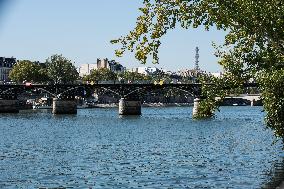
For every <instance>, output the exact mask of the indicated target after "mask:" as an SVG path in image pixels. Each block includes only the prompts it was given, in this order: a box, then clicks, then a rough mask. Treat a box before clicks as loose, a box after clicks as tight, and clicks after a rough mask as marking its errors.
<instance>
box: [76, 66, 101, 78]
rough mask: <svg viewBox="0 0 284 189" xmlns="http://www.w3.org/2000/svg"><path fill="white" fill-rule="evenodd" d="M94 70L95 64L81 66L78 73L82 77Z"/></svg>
mask: <svg viewBox="0 0 284 189" xmlns="http://www.w3.org/2000/svg"><path fill="white" fill-rule="evenodd" d="M94 69H97V64H82V65H81V66H80V68H79V71H78V72H79V75H80V76H81V77H83V76H84V75H89V74H90V73H91V71H92V70H94Z"/></svg>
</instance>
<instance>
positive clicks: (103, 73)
mask: <svg viewBox="0 0 284 189" xmlns="http://www.w3.org/2000/svg"><path fill="white" fill-rule="evenodd" d="M116 79H117V75H116V73H114V72H112V71H111V70H109V69H107V68H99V69H95V70H92V71H91V73H90V74H89V75H86V76H84V77H83V80H84V81H94V82H99V81H113V80H116Z"/></svg>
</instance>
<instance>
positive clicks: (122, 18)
mask: <svg viewBox="0 0 284 189" xmlns="http://www.w3.org/2000/svg"><path fill="white" fill-rule="evenodd" d="M2 2H4V1H3V0H2ZM6 2H7V1H6ZM4 5H5V3H1V0H0V6H1V7H0V11H1V14H0V17H1V18H0V44H1V45H0V56H5V57H11V56H14V57H16V58H17V59H30V60H34V61H35V60H38V61H41V62H44V61H45V59H46V58H48V57H49V56H51V55H53V54H62V55H63V56H65V57H67V58H68V59H71V60H72V61H74V62H75V63H76V66H79V65H80V64H83V63H95V62H96V59H97V58H109V59H115V60H117V61H118V62H120V63H121V64H123V65H124V66H126V67H127V68H132V67H137V66H141V64H139V62H138V61H137V60H136V59H135V58H134V54H133V53H130V52H127V53H126V54H125V56H124V57H123V58H117V57H115V55H114V50H115V49H116V48H118V46H117V45H111V44H110V40H112V39H116V38H118V37H120V36H121V35H125V34H127V33H128V32H129V31H130V30H131V29H132V28H133V27H134V26H135V22H136V17H137V16H138V15H139V14H140V13H139V11H138V8H139V7H140V6H141V5H142V0H141V1H129V0H128V1H126V0H120V1H117V0H104V1H98V0H81V1H79V0H77V1H75V0H73V1H70V0H69V1H68V0H60V1H58V0H45V1H44V0H42V1H38V0H11V1H9V4H6V5H5V6H4ZM3 6H4V7H3ZM223 38H224V32H221V31H215V30H212V31H210V32H206V31H204V28H200V29H195V30H182V29H176V30H173V31H171V32H169V33H168V34H167V36H166V37H164V38H163V39H162V46H161V49H160V54H159V55H160V64H158V65H154V66H156V67H158V68H161V67H162V68H165V69H167V70H173V71H176V70H178V69H185V68H188V69H192V68H193V67H194V60H195V59H194V56H195V47H196V46H198V47H199V49H200V67H201V69H203V70H206V71H211V72H216V71H220V70H221V67H220V66H218V65H217V59H216V57H215V56H214V49H213V48H212V45H211V44H212V41H214V42H216V43H217V44H221V43H222V41H223ZM146 66H153V65H152V64H151V63H150V62H148V63H147V64H146Z"/></svg>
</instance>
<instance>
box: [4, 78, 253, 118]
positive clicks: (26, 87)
mask: <svg viewBox="0 0 284 189" xmlns="http://www.w3.org/2000/svg"><path fill="white" fill-rule="evenodd" d="M207 85H212V84H207ZM255 86H256V84H245V85H244V87H255ZM168 90H173V91H180V92H182V93H184V94H186V95H191V96H192V97H193V98H194V109H193V114H196V113H197V109H198V105H199V101H200V100H199V99H200V97H201V84H199V83H195V84H163V83H159V84H153V83H144V84H135V83H134V84H125V83H113V84H103V83H97V84H56V85H48V84H45V85H44V84H30V83H26V84H18V85H0V113H11V112H19V109H18V96H19V95H20V94H23V93H24V92H30V93H38V92H43V93H47V94H49V95H50V96H51V97H52V98H53V104H52V108H53V110H52V112H53V113H54V114H76V113H77V104H76V102H75V98H76V97H82V98H85V97H86V96H88V95H89V94H91V93H94V92H96V93H98V94H99V93H104V92H109V93H112V94H113V95H116V96H117V97H118V98H120V101H119V114H120V115H140V114H141V99H142V97H143V95H145V94H148V93H149V92H150V93H151V94H159V93H160V92H161V91H168Z"/></svg>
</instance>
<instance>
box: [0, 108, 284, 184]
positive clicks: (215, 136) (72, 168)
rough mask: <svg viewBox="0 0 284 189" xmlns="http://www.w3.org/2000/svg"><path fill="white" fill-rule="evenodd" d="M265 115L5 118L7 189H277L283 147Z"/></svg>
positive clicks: (2, 154)
mask: <svg viewBox="0 0 284 189" xmlns="http://www.w3.org/2000/svg"><path fill="white" fill-rule="evenodd" d="M261 110H262V107H222V108H221V112H220V113H217V116H216V118H215V119H209V120H203V121H196V120H192V118H191V114H192V108H191V107H170V108H143V109H142V113H143V115H142V116H129V117H119V116H118V110H117V109H116V108H109V109H107V108H106V109H83V110H78V114H77V115H71V116H66V115H61V116H54V115H52V114H51V112H50V111H48V110H37V111H32V110H31V111H22V112H20V113H19V114H15V115H13V114H2V115H0V188H157V189H158V188H218V189H219V188H242V189H245V188H275V187H276V186H277V185H278V184H279V181H280V180H281V179H283V178H284V176H283V175H284V174H283V170H284V160H283V157H284V155H283V151H282V143H281V142H280V141H278V142H277V141H276V140H275V137H274V136H273V132H272V131H271V130H270V129H266V128H265V125H264V124H263V116H264V113H263V112H262V111H261Z"/></svg>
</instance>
